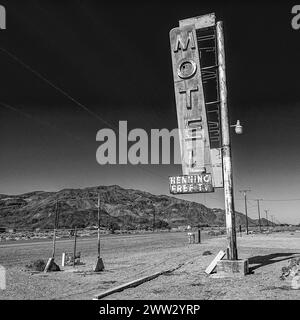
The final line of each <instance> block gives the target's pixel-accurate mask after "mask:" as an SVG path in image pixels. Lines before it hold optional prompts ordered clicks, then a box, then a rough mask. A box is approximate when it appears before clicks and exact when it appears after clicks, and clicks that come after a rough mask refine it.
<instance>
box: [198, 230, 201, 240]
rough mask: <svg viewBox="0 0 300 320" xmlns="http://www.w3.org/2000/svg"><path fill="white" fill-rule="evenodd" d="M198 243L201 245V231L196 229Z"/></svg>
mask: <svg viewBox="0 0 300 320" xmlns="http://www.w3.org/2000/svg"><path fill="white" fill-rule="evenodd" d="M198 243H201V229H200V228H199V229H198Z"/></svg>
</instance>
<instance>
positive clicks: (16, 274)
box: [0, 232, 300, 300]
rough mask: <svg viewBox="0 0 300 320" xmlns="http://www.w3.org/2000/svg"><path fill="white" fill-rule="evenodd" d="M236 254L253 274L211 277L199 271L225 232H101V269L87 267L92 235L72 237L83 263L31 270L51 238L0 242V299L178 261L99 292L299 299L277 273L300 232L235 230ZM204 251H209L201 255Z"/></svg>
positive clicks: (70, 288)
mask: <svg viewBox="0 0 300 320" xmlns="http://www.w3.org/2000/svg"><path fill="white" fill-rule="evenodd" d="M237 240H238V252H239V258H248V259H249V266H250V268H251V273H250V274H249V275H247V276H245V277H243V278H238V279H237V278H235V279H231V278H216V277H213V276H208V275H206V274H205V272H204V270H205V269H206V267H207V266H208V265H209V263H210V262H211V261H212V260H213V258H214V257H215V256H216V255H217V253H218V252H219V251H220V250H224V249H225V248H226V237H224V236H221V237H209V236H207V234H205V233H202V241H201V244H198V243H195V244H189V243H188V240H187V234H186V233H185V232H162V233H148V234H139V235H109V236H104V237H102V238H101V257H102V258H103V261H104V264H105V270H104V271H103V272H100V273H94V272H92V270H93V268H94V266H95V263H96V258H97V239H95V238H86V239H78V241H77V251H80V252H81V260H82V262H83V263H84V264H83V265H78V266H76V267H75V268H74V267H72V266H70V267H64V268H62V269H63V271H60V272H50V273H43V272H30V271H28V270H26V268H25V265H26V264H28V263H29V262H31V261H33V260H36V259H44V260H47V259H48V258H49V257H50V256H51V252H52V242H51V241H35V242H32V241H29V242H22V243H18V242H13V243H1V245H0V265H2V266H4V267H5V268H6V277H7V280H6V290H0V299H2V300H3V299H93V298H94V296H95V295H97V294H99V293H101V292H103V291H105V290H107V289H110V288H113V287H115V286H118V285H121V284H123V283H126V282H129V281H131V280H135V279H138V278H140V277H142V276H146V275H151V274H153V273H155V272H158V271H163V270H168V269H171V268H175V267H179V268H178V269H176V270H175V271H174V272H171V273H167V274H164V275H161V276H159V277H158V278H156V279H154V280H151V281H148V282H145V283H143V284H142V285H140V286H138V287H135V288H131V289H126V290H124V291H122V292H118V293H115V294H112V295H109V296H107V297H105V298H103V299H105V300H107V299H114V300H119V299H121V300H123V299H129V300H133V299H162V300H165V299H200V300H216V299H218V300H226V299H243V300H244V299H247V300H256V299H258V300H274V299H283V300H288V299H291V300H299V299H300V290H293V289H291V286H290V280H280V275H281V268H282V267H284V266H287V264H288V260H289V259H291V258H292V257H300V233H299V232H280V233H279V232H278V233H271V234H251V235H245V234H243V235H242V236H240V235H238V236H237ZM72 250H73V242H72V240H60V241H57V244H56V256H55V261H56V263H57V264H58V265H60V266H61V255H62V252H65V251H68V252H72ZM205 251H210V252H211V253H212V254H211V255H203V253H204V252H205Z"/></svg>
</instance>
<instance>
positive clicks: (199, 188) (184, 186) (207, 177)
mask: <svg viewBox="0 0 300 320" xmlns="http://www.w3.org/2000/svg"><path fill="white" fill-rule="evenodd" d="M169 185H170V193H172V194H184V193H207V192H214V187H213V185H212V177H211V174H210V173H203V174H197V175H182V176H175V177H169Z"/></svg>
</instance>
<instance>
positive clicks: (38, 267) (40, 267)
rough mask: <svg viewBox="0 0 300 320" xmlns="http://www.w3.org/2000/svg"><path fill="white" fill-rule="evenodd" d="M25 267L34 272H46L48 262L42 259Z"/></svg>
mask: <svg viewBox="0 0 300 320" xmlns="http://www.w3.org/2000/svg"><path fill="white" fill-rule="evenodd" d="M25 267H26V268H27V269H30V270H33V271H44V269H45V267H46V261H44V260H42V259H38V260H34V261H32V262H30V263H29V264H27V265H26V266H25Z"/></svg>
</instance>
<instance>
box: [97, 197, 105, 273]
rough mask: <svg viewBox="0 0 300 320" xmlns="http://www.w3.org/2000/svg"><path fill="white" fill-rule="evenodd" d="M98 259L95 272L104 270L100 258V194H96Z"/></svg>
mask: <svg viewBox="0 0 300 320" xmlns="http://www.w3.org/2000/svg"><path fill="white" fill-rule="evenodd" d="M97 208H98V258H97V263H96V267H95V272H99V271H103V270H104V264H103V260H102V259H101V257H100V193H98V205H97Z"/></svg>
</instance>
